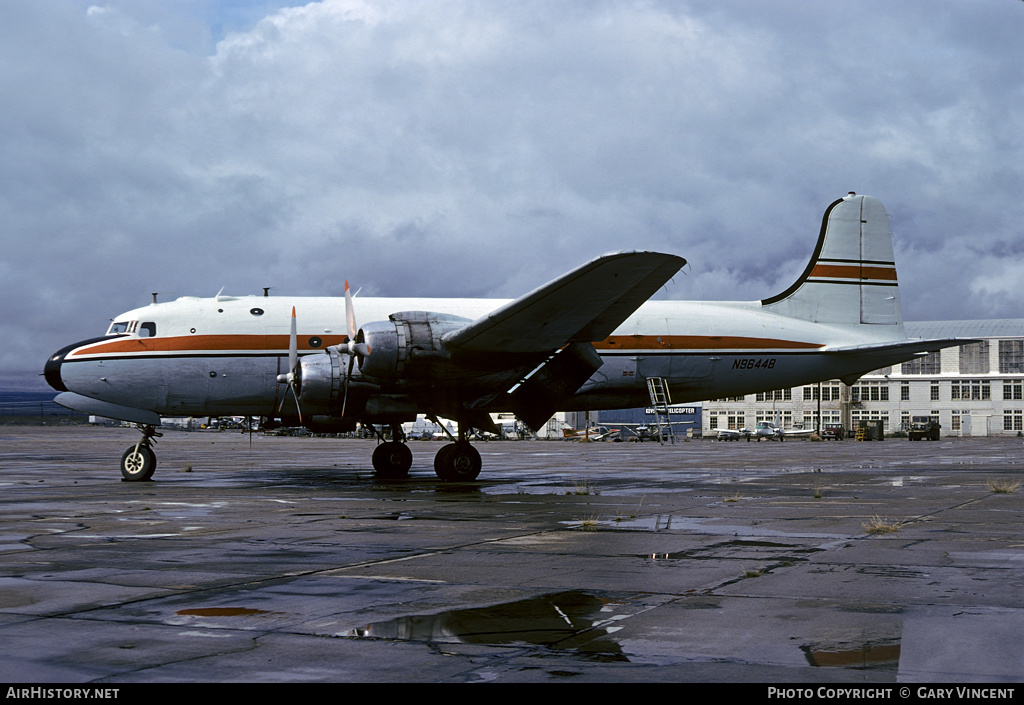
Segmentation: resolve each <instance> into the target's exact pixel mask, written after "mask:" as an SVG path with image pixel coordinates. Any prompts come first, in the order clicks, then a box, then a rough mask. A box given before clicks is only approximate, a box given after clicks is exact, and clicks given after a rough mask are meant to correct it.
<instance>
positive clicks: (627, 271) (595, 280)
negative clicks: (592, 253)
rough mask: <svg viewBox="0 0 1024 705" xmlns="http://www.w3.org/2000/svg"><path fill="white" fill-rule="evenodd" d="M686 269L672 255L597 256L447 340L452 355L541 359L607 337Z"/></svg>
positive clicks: (616, 254) (649, 253)
mask: <svg viewBox="0 0 1024 705" xmlns="http://www.w3.org/2000/svg"><path fill="white" fill-rule="evenodd" d="M684 264H686V260H684V259H683V258H682V257H678V256H676V255H667V254H661V253H658V252H618V253H612V254H607V255H602V256H601V257H598V258H597V259H594V260H592V261H590V262H587V263H586V264H584V265H582V266H580V267H578V268H576V269H574V270H572V271H570V272H568V273H567V274H563V275H562V276H560V277H558V278H557V279H555V280H553V281H551V282H548V283H547V284H545V285H543V286H541V287H540V288H538V289H535V290H534V291H531V292H530V293H529V294H526V295H525V296H521V297H519V298H518V299H516V300H515V301H512V302H510V303H508V304H506V305H504V306H502V307H500V308H498V309H495V310H494V311H492V312H491V313H489V314H487V315H486V316H483V317H482V318H478V319H477V320H475V321H473V322H472V323H470V324H469V325H468V326H466V327H465V328H462V329H461V330H458V331H455V332H453V333H451V334H449V335H447V336H446V337H445V339H444V341H445V347H447V348H448V350H450V351H451V352H452V353H454V354H456V355H458V354H462V353H477V352H492V351H500V352H502V353H542V352H550V351H552V350H557V349H559V348H561V347H563V346H565V345H569V344H571V343H590V342H593V341H596V340H602V339H604V338H606V337H607V336H608V335H610V334H611V332H612V331H613V330H615V329H616V328H617V327H618V326H619V325H620V324H621V323H622V322H623V321H624V320H626V318H628V317H629V316H630V314H632V313H633V312H634V311H635V310H636V309H637V308H639V307H640V305H641V304H642V303H644V302H645V301H646V300H647V299H649V298H650V297H651V295H652V294H654V292H656V291H657V290H658V289H659V288H661V286H662V285H664V284H665V282H667V281H668V280H669V279H670V278H671V277H672V275H674V274H675V273H676V272H677V271H679V269H680V267H682V266H683V265H684Z"/></svg>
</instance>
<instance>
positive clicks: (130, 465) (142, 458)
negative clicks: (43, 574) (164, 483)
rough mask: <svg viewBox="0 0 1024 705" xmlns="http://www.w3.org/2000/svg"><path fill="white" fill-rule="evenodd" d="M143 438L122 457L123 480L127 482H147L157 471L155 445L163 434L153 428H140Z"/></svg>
mask: <svg viewBox="0 0 1024 705" xmlns="http://www.w3.org/2000/svg"><path fill="white" fill-rule="evenodd" d="M139 431H141V432H142V438H141V439H139V442H138V443H136V444H135V445H133V446H129V447H128V450H126V451H125V452H124V455H122V456H121V478H122V479H123V480H124V481H125V482H145V481H146V480H148V479H149V478H151V477H153V471H154V470H156V453H154V452H153V447H152V446H153V444H154V443H156V440H155V439H157V438H160V436H162V435H163V434H162V433H157V432H156V428H154V427H153V426H140V427H139Z"/></svg>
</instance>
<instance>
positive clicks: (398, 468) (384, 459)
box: [373, 441, 412, 480]
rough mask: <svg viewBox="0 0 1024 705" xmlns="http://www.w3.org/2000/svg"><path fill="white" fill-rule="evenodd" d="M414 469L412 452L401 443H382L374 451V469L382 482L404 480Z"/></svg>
mask: <svg viewBox="0 0 1024 705" xmlns="http://www.w3.org/2000/svg"><path fill="white" fill-rule="evenodd" d="M411 467H412V451H411V450H409V446H407V445H406V444H404V443H402V442H400V441H388V442H387V443H381V444H380V445H379V446H377V447H376V448H374V449H373V469H374V470H375V471H376V472H377V477H378V478H380V479H382V480H404V479H405V478H407V477H409V468H411Z"/></svg>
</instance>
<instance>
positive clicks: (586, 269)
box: [43, 192, 973, 481]
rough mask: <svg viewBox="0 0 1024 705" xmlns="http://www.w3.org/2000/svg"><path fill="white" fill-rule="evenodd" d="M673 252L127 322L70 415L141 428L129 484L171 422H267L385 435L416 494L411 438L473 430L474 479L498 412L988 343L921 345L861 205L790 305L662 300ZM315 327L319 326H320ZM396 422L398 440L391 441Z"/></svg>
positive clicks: (634, 401)
mask: <svg viewBox="0 0 1024 705" xmlns="http://www.w3.org/2000/svg"><path fill="white" fill-rule="evenodd" d="M685 262H686V261H685V260H684V259H683V258H682V257H678V256H676V255H670V254H663V253H656V252H621V253H612V254H609V255H603V256H601V257H598V258H596V259H594V260H592V261H590V262H588V263H586V264H584V265H582V266H580V267H577V268H576V269H574V270H572V271H570V272H568V273H567V274H564V275H562V276H561V277H558V278H556V279H555V280H553V281H551V282H549V283H548V284H545V285H543V286H541V287H539V288H538V289H536V290H534V291H533V292H530V293H528V294H526V295H524V296H521V297H520V298H518V299H515V300H513V301H502V300H487V299H391V298H360V299H359V314H360V316H362V317H364V318H365V319H366V320H369V321H370V322H369V323H367V324H365V325H363V326H362V327H360V326H358V325H357V324H356V315H355V304H354V298H353V296H352V295H351V293H350V292H349V290H348V285H347V283H346V287H345V297H344V299H343V300H342V299H340V298H338V297H283V296H282V297H268V296H266V292H264V296H263V297H256V296H248V297H233V296H222V295H220V294H218V295H217V296H216V297H213V298H195V297H183V298H179V299H177V300H175V301H170V302H166V303H155V302H154V303H151V304H149V305H148V306H144V307H142V308H137V309H134V310H131V311H127V312H125V313H123V314H121V315H120V316H117V317H116V318H114V319H113V322H112V323H111V325H110V327H109V329H108V330H107V332H106V334H105V335H103V336H101V337H98V338H92V339H89V340H83V341H80V342H76V343H73V344H71V345H68V346H66V347H63V348H61V349H60V350H58V351H57V352H56V353H54V354H53V355H52V356H51V357H50V358H49V359H48V360H47V362H46V364H45V367H44V372H43V374H44V376H45V378H46V380H47V381H48V382H49V384H50V385H51V386H52V387H53V388H54V389H56V390H57V391H58V392H60V393H59V394H58V395H57V396H56V398H55V401H56V402H57V403H58V404H60V405H62V406H65V407H67V408H71V409H75V410H78V411H81V412H84V413H88V414H95V415H99V416H106V417H109V418H113V419H120V420H124V421H128V422H132V423H134V424H136V425H137V426H138V428H139V429H140V431H141V433H142V438H141V439H140V440H139V441H138V442H137V443H136V444H134V445H133V446H130V447H129V448H128V449H127V450H126V451H125V452H124V454H123V455H122V459H121V474H122V477H123V479H125V480H128V481H141V480H148V479H150V477H151V476H152V474H153V471H154V469H155V465H156V455H155V453H154V452H153V449H152V445H153V444H154V443H155V439H156V438H157V437H158V436H159V434H158V433H157V431H156V428H157V427H158V426H159V425H160V417H161V416H188V415H195V416H207V415H215V416H216V415H232V416H255V417H261V418H263V419H266V420H267V423H265V424H264V427H267V425H268V424H269V425H273V424H274V423H278V424H290V425H302V426H305V427H306V428H308V429H310V430H311V431H314V432H316V431H336V432H340V431H346V430H352V429H354V428H355V427H356V424H357V423H362V424H363V425H364V426H365V427H369V428H371V429H373V430H374V432H376V433H377V435H378V438H379V440H380V443H379V445H378V446H377V448H376V450H375V451H374V453H373V457H372V464H373V468H374V470H375V471H376V473H377V475H378V477H381V478H404V477H406V476H407V475H408V472H409V469H410V468H411V466H412V452H411V451H410V450H409V447H408V445H407V444H406V443H405V442H404V438H403V436H402V432H401V424H402V423H403V422H407V421H411V420H413V419H415V418H416V414H417V413H425V414H426V415H427V416H428V418H433V419H436V418H437V417H438V416H444V417H446V418H452V419H455V420H456V421H457V423H458V437H457V438H456V437H452V438H451V441H452V442H451V443H448V444H446V445H445V446H443V447H442V448H441V449H440V450H439V451H438V452H437V455H436V456H435V458H434V470H435V472H436V474H437V475H438V477H439V478H441V479H442V480H444V481H466V480H474V479H476V478H477V476H478V475H479V473H480V469H481V458H480V454H479V452H478V451H476V449H475V448H473V446H472V445H471V444H470V443H469V442H468V440H467V435H466V434H467V431H468V430H469V429H473V428H476V429H480V430H484V431H493V430H494V429H493V422H492V421H491V419H490V416H489V412H492V411H493V412H499V411H500V412H513V413H515V414H516V416H517V417H518V418H519V419H521V420H522V421H523V422H524V423H526V425H528V426H530V427H531V428H533V429H537V428H539V427H540V426H541V425H542V424H543V423H545V422H546V421H547V419H548V418H550V417H551V415H552V414H553V413H554V412H555V411H585V410H595V409H619V408H635V407H641V406H645V405H647V404H648V403H649V401H650V399H649V392H648V388H647V379H648V378H652V377H661V378H662V379H663V380H665V383H666V384H667V385H668V387H669V388H670V390H671V394H672V398H673V399H674V400H676V403H686V402H695V401H701V400H704V399H715V398H720V397H728V396H737V395H742V394H748V393H754V392H760V391H770V390H774V389H780V388H785V387H794V386H799V385H805V384H812V383H815V382H819V381H824V380H829V379H836V378H838V379H841V380H842V381H844V382H846V383H847V384H852V383H853V382H854V381H856V380H857V379H858V378H859V377H860V376H861V375H863V374H865V373H867V372H870V371H872V370H876V369H879V368H881V367H885V366H887V365H893V364H896V363H900V362H904V361H906V360H909V359H912V358H914V357H915V356H919V355H924V354H927V353H929V352H933V351H936V350H939V349H941V348H945V347H950V346H955V345H962V344H965V343H968V342H973V341H970V340H964V339H956V338H942V339H908V338H907V337H906V335H905V333H904V328H903V318H902V312H901V306H900V299H899V290H898V286H897V279H896V266H895V262H894V258H893V247H892V234H891V232H890V229H889V220H888V216H887V214H886V212H885V208H884V206H883V205H882V204H881V202H879V201H878V200H877V199H875V198H873V197H871V196H863V195H857V194H855V193H853V192H851V193H850V194H848V195H847V196H845V197H843V198H840V199H838V200H836V201H835V202H833V203H832V204H831V205H829V207H828V208H827V209H826V211H825V214H824V216H823V218H822V224H821V230H820V232H819V235H818V240H817V243H816V245H815V248H814V251H813V254H812V256H811V258H810V261H809V262H808V264H807V266H806V268H805V270H804V271H803V273H802V274H801V275H800V276H799V277H798V278H797V280H796V281H795V282H794V283H793V284H792V285H791V286H790V287H788V288H787V289H786V290H784V291H782V292H781V293H779V294H777V295H775V296H771V297H768V298H766V299H761V300H759V301H738V302H735V301H734V302H708V301H692V302H679V301H649V300H648V299H649V298H650V297H651V296H652V295H653V294H654V293H655V292H656V291H657V290H658V289H659V288H660V287H661V286H662V285H664V284H665V283H666V282H667V281H668V280H669V279H670V278H671V277H672V276H673V275H674V274H675V273H676V272H677V271H678V270H679V268H680V267H682V266H683V265H684V264H685ZM300 326H301V328H300ZM383 426H390V427H391V430H392V435H391V439H390V440H385V439H384V436H383V434H382V433H380V431H379V428H380V427H383Z"/></svg>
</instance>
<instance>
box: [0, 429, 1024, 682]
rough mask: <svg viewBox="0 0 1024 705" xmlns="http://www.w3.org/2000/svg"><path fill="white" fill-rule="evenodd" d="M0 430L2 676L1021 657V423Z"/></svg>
mask: <svg viewBox="0 0 1024 705" xmlns="http://www.w3.org/2000/svg"><path fill="white" fill-rule="evenodd" d="M137 436H138V434H137V432H135V431H132V430H130V429H109V428H92V427H65V428H43V427H15V426H4V427H0V654H2V658H0V680H2V681H5V682H65V683H75V682H78V683H85V682H94V683H104V682H118V683H130V682H175V681H185V682H196V681H198V682H210V681H217V682H224V681H235V682H259V681H267V682H316V681H331V682H338V681H347V682H357V681H380V682H384V681H387V682H394V681H403V682H486V681H496V682H593V681H604V682H609V681H615V682H650V681H703V682H710V681H718V682H755V683H776V684H777V683H784V682H804V683H810V682H824V683H828V682H846V683H849V682H893V681H900V682H907V683H909V682H941V681H947V682H948V681H953V682H1014V681H1021V680H1024V636H1022V635H1024V528H1022V521H1021V520H1022V515H1024V486H1021V485H1019V483H1020V482H1021V481H1024V462H1022V450H1024V440H1022V439H1018V438H1006V439H962V440H961V439H944V440H942V441H939V442H935V443H925V442H921V443H909V442H907V441H905V440H904V441H900V440H886V441H883V442H868V443H857V442H854V441H844V442H840V443H834V442H833V443H815V442H810V441H788V442H785V443H769V442H762V443H742V442H740V443H719V442H716V441H710V440H707V441H699V440H698V441H690V442H677V443H676V444H675V445H665V446H658V445H656V444H653V443H644V444H633V443H592V444H589V445H586V444H578V443H570V442H558V441H547V442H545V441H524V442H491V443H481V444H479V445H478V448H479V450H480V451H481V455H482V456H483V463H484V470H483V473H482V474H481V478H480V480H479V481H478V482H474V483H469V484H458V485H451V484H445V483H441V482H440V481H438V480H437V479H436V477H435V476H434V473H433V469H432V461H433V454H434V453H435V452H436V450H437V449H438V448H439V447H440V444H439V443H434V442H415V441H414V442H412V443H411V447H412V450H413V453H414V465H413V471H412V478H411V479H410V480H409V481H406V482H396V483H378V482H376V481H375V480H374V478H373V473H372V470H371V469H370V462H369V461H370V453H371V452H372V450H373V446H374V444H373V442H371V441H355V440H339V439H328V438H275V437H263V436H259V435H255V436H253V437H251V438H250V437H249V436H246V435H243V434H240V433H238V432H220V433H218V432H193V433H185V432H175V431H168V432H167V433H166V434H165V435H164V437H163V438H162V439H160V442H159V444H158V445H157V446H156V453H157V457H158V467H157V471H156V474H155V475H154V478H153V481H152V482H147V483H123V482H121V481H120V475H119V473H118V470H117V463H118V460H119V458H120V456H121V453H122V451H123V450H124V449H125V448H126V447H127V446H128V445H129V444H131V443H134V442H135V440H136V438H137Z"/></svg>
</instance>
